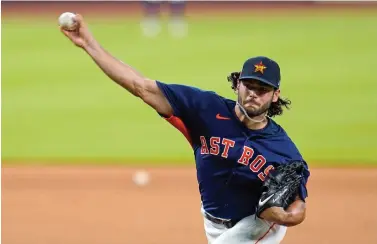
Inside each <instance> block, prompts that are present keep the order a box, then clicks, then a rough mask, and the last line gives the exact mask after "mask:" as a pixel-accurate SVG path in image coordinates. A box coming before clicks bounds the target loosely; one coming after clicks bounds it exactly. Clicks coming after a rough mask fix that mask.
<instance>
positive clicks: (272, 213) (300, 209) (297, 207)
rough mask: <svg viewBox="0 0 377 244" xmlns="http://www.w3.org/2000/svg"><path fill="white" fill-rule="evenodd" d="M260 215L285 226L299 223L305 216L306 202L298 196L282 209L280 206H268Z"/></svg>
mask: <svg viewBox="0 0 377 244" xmlns="http://www.w3.org/2000/svg"><path fill="white" fill-rule="evenodd" d="M260 217H261V218H263V219H265V220H267V221H270V222H273V223H276V224H279V225H285V226H287V227H291V226H295V225H298V224H301V223H302V222H303V221H304V220H305V217H306V204H305V202H304V201H303V200H301V198H300V197H299V196H297V197H296V200H295V201H294V202H293V203H292V204H290V205H289V207H288V208H287V209H286V210H284V209H283V208H282V207H270V208H267V209H266V210H264V211H263V212H262V213H261V214H260Z"/></svg>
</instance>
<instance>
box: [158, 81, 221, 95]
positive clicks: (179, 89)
mask: <svg viewBox="0 0 377 244" xmlns="http://www.w3.org/2000/svg"><path fill="white" fill-rule="evenodd" d="M156 83H157V86H158V87H159V88H160V89H161V90H162V91H163V92H171V93H177V94H180V95H187V96H192V95H194V96H203V97H205V96H208V97H217V96H218V95H217V94H216V92H214V91H209V90H205V89H202V88H199V87H195V86H190V85H184V84H175V83H172V84H168V83H165V82H162V81H158V80H157V81H156Z"/></svg>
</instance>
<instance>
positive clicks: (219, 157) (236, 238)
mask: <svg viewBox="0 0 377 244" xmlns="http://www.w3.org/2000/svg"><path fill="white" fill-rule="evenodd" d="M75 23H76V27H75V29H74V30H71V31H67V30H64V29H62V28H61V31H62V32H63V33H64V34H65V35H66V36H67V37H68V38H69V39H70V40H71V41H72V42H73V43H74V44H75V45H76V46H78V47H80V48H82V49H83V50H85V52H86V53H87V54H88V55H90V57H91V58H92V59H93V60H94V62H95V63H96V64H97V65H98V66H99V67H100V68H101V69H102V71H103V72H104V73H105V74H106V75H107V76H108V77H110V78H111V79H112V80H113V81H115V82H116V83H117V84H119V85H120V86H122V87H123V88H125V89H126V90H127V91H129V92H130V93H131V94H132V95H134V96H137V97H139V98H140V99H142V101H144V102H145V103H146V104H148V105H149V106H150V107H152V108H153V109H154V110H155V111H156V112H157V113H158V114H159V116H161V117H163V118H164V119H166V120H167V121H168V122H169V123H171V124H172V125H173V126H174V127H176V128H177V129H178V130H180V131H181V132H182V134H183V135H184V136H185V137H186V139H187V140H188V142H189V143H190V145H191V147H192V150H193V152H194V154H195V162H196V169H197V180H198V183H199V192H200V196H201V213H202V215H203V219H204V229H205V233H206V236H207V239H208V243H210V244H239V243H248V244H251V243H280V241H281V240H282V239H283V238H284V236H285V234H286V230H287V227H290V226H295V225H298V224H300V223H302V222H303V221H304V219H305V213H306V206H305V199H306V197H307V189H306V183H307V180H308V178H309V169H308V166H307V164H306V162H305V161H304V159H303V157H302V156H301V154H300V152H299V150H298V149H297V148H296V146H295V144H294V143H293V142H292V140H291V139H290V138H289V136H288V135H287V133H286V132H285V131H284V129H283V128H282V127H281V126H279V125H278V124H277V123H276V122H274V120H273V119H272V117H274V116H277V115H281V114H282V113H283V109H284V108H288V107H289V105H290V101H289V100H287V99H283V98H281V96H280V89H279V87H280V68H279V65H278V64H277V63H276V62H275V61H274V60H272V59H270V58H268V57H264V56H258V57H252V58H250V59H248V60H246V61H245V62H244V64H243V67H242V69H241V72H232V73H231V74H230V75H229V76H228V81H229V82H230V84H231V88H232V89H233V90H234V92H235V93H236V99H235V101H234V100H231V99H227V98H224V97H222V96H219V95H218V94H216V93H215V92H212V91H205V90H201V89H198V88H195V87H191V86H185V85H178V84H166V83H164V82H161V81H156V80H152V79H148V78H146V77H144V76H143V75H141V74H140V73H138V72H137V71H136V70H135V69H133V68H132V67H130V66H129V65H127V64H125V63H123V62H121V61H119V60H118V59H116V58H114V57H113V56H112V55H111V54H110V53H108V52H107V51H106V50H105V49H104V48H103V47H101V45H100V44H99V43H98V42H97V41H96V39H95V38H94V37H93V36H92V34H91V33H90V31H89V30H88V28H87V25H86V24H85V22H84V20H83V18H82V16H81V15H76V16H75Z"/></svg>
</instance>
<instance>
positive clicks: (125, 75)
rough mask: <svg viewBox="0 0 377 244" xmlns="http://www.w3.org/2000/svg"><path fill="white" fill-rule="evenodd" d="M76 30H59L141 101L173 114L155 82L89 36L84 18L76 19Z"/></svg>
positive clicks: (160, 110) (161, 111) (77, 16)
mask: <svg viewBox="0 0 377 244" xmlns="http://www.w3.org/2000/svg"><path fill="white" fill-rule="evenodd" d="M74 21H75V25H76V28H75V30H73V31H68V30H64V29H63V28H60V29H61V31H62V32H63V34H64V35H65V36H67V37H68V38H69V39H70V40H71V41H72V42H73V43H74V44H75V45H76V46H78V47H81V48H82V49H84V50H85V51H86V53H87V54H89V55H90V57H91V58H92V59H93V60H94V62H95V63H96V64H97V65H98V67H99V68H101V69H102V71H103V72H104V73H105V74H106V75H107V76H108V77H109V78H110V79H112V80H113V81H115V82H116V83H117V84H119V85H120V86H122V87H123V88H125V89H126V90H128V91H129V92H130V93H131V94H133V95H134V96H136V97H139V98H141V99H142V100H143V101H144V102H145V103H147V104H148V105H150V106H151V107H152V108H154V109H155V110H156V111H157V112H158V113H160V114H161V115H164V116H170V115H172V114H173V108H172V106H171V105H170V103H169V102H168V100H167V98H166V97H165V96H164V94H163V93H162V91H161V90H160V88H159V87H158V86H157V82H156V81H155V80H151V79H148V78H146V77H144V76H143V75H141V74H140V73H138V72H137V71H136V70H135V69H133V68H132V67H130V66H129V65H127V64H125V63H123V62H121V61H120V60H118V59H116V58H115V57H113V56H112V55H111V54H110V53H109V52H107V51H106V50H105V49H104V48H103V47H101V45H100V44H99V43H98V42H97V41H96V40H95V38H94V37H93V35H92V34H91V33H90V31H89V29H88V27H87V26H86V24H85V22H84V20H83V18H82V16H81V15H79V14H77V15H76V16H75V17H74Z"/></svg>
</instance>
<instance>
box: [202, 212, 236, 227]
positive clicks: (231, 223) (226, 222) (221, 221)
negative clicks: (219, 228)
mask: <svg viewBox="0 0 377 244" xmlns="http://www.w3.org/2000/svg"><path fill="white" fill-rule="evenodd" d="M204 216H205V217H206V218H207V219H208V220H210V221H212V222H213V223H215V224H221V225H224V226H225V227H226V228H228V229H229V228H232V227H233V226H235V225H236V224H237V222H238V221H239V220H231V219H219V218H216V217H213V216H211V215H209V214H208V213H206V212H205V213H204Z"/></svg>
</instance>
